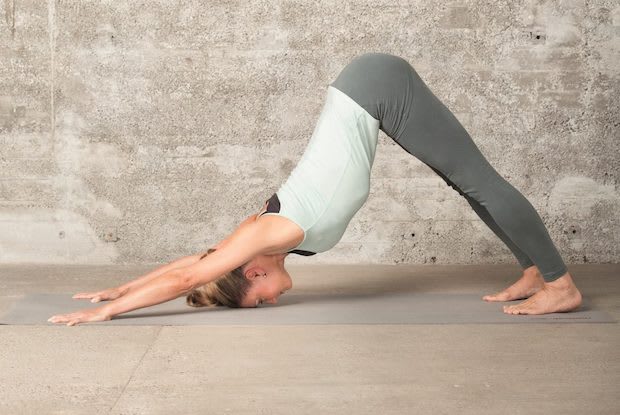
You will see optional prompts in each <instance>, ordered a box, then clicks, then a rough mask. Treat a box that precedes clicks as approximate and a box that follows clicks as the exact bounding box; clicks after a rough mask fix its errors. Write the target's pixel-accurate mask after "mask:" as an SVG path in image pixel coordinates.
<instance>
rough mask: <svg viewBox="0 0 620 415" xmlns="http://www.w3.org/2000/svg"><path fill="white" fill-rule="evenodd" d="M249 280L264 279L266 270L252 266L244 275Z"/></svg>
mask: <svg viewBox="0 0 620 415" xmlns="http://www.w3.org/2000/svg"><path fill="white" fill-rule="evenodd" d="M243 275H245V277H246V278H247V279H249V280H250V281H252V280H254V278H258V277H262V276H263V275H265V270H264V269H262V268H261V267H258V266H252V267H249V268H248V269H246V270H245V272H244V273H243Z"/></svg>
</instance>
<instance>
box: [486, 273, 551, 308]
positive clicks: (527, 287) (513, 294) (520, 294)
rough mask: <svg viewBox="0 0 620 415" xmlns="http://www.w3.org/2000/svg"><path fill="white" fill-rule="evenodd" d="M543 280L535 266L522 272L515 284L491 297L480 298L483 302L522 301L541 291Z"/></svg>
mask: <svg viewBox="0 0 620 415" xmlns="http://www.w3.org/2000/svg"><path fill="white" fill-rule="evenodd" d="M544 285H545V280H544V279H543V276H542V274H541V273H540V271H538V268H537V267H536V266H535V265H532V266H531V267H529V268H526V269H525V270H523V275H522V276H521V278H519V280H518V281H517V282H515V283H514V284H512V285H511V286H510V287H508V288H506V289H505V290H504V291H500V292H498V293H496V294H493V295H485V296H484V297H482V299H483V300H484V301H512V300H522V299H524V298H528V297H530V296H531V295H533V294H535V293H537V292H538V291H540V290H542V288H543V286H544Z"/></svg>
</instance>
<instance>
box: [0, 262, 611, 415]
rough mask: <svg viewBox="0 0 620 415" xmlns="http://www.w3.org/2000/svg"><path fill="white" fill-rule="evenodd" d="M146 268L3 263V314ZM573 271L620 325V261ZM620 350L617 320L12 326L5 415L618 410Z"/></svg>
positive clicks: (324, 284) (429, 273)
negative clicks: (30, 296) (18, 303)
mask: <svg viewBox="0 0 620 415" xmlns="http://www.w3.org/2000/svg"><path fill="white" fill-rule="evenodd" d="M148 270H149V267H145V266H140V267H136V266H118V265H116V266H77V265H68V266H67V265H55V266H44V265H37V264H34V265H11V266H9V265H4V266H0V293H1V295H0V311H2V310H4V309H6V307H8V306H9V305H10V304H11V303H12V302H13V301H15V300H16V299H17V298H18V297H19V296H21V295H24V294H26V293H29V292H77V291H82V290H90V289H101V288H104V287H105V288H108V287H111V286H115V285H117V284H120V283H122V282H125V281H127V280H128V279H129V278H134V277H137V276H139V275H140V274H142V273H145V272H147V271H148ZM289 271H290V273H291V275H292V278H293V281H294V288H293V290H294V291H296V292H303V293H307V294H313V295H317V296H321V295H322V294H332V293H334V292H338V293H357V294H361V293H366V294H369V295H372V294H380V293H382V292H393V291H399V290H402V289H412V290H416V291H418V292H420V293H435V292H443V293H465V292H467V293H477V294H479V295H480V296H481V297H482V295H484V294H487V293H492V292H495V291H497V290H500V289H503V288H505V287H506V286H507V285H508V284H510V283H512V282H513V280H514V279H516V278H517V277H518V276H519V269H518V267H516V266H513V265H487V266H450V265H448V266H441V265H370V266H347V265H341V266H329V265H317V266H308V265H298V266H290V269H289ZM571 272H572V274H573V277H574V280H575V282H576V284H577V285H578V287H579V288H580V290H581V291H582V293H583V295H584V297H586V298H588V299H591V300H592V303H593V306H594V307H596V308H598V309H601V310H604V311H606V312H608V313H609V314H611V315H612V316H613V317H614V318H615V319H616V320H618V319H620V279H619V278H618V275H619V274H620V267H619V266H618V265H590V264H588V265H576V266H574V267H572V269H571ZM285 295H286V294H285ZM480 301H482V299H481V300H480ZM278 306H279V305H278ZM278 306H274V307H278ZM78 308H79V301H77V300H76V309H78ZM224 311H225V310H224ZM513 317H514V318H519V316H513ZM619 342H620V330H619V329H618V324H617V323H616V324H609V323H605V324H583V323H580V324H566V323H561V324H553V323H550V324H508V325H502V324H483V325H478V324H457V325H452V324H449V325H426V324H425V325H310V326H309V325H304V326H231V327H222V326H177V327H175V326H130V327H128V326H96V323H95V324H90V325H89V324H84V325H77V326H73V327H68V326H64V325H56V326H53V325H49V323H48V324H47V325H45V324H44V325H40V326H0V414H2V415H4V414H7V415H8V414H11V415H19V414H32V413H46V414H92V413H97V414H101V413H109V414H178V413H183V414H227V413H230V414H240V413H258V414H286V415H289V414H291V415H297V414H308V415H315V414H318V413H320V414H338V415H340V414H345V413H354V414H369V415H370V414H377V413H380V414H398V415H404V414H432V415H435V414H453V413H459V414H472V415H474V414H475V415H481V414H498V413H501V414H510V415H511V414H544V415H548V414H565V415H568V414H575V415H583V414H600V415H604V414H609V415H612V414H614V415H615V414H617V413H619V412H620V400H619V399H618V397H619V396H620V389H619V386H618V385H620V349H619V348H618V344H619Z"/></svg>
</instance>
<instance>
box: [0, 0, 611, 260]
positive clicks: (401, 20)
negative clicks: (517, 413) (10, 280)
mask: <svg viewBox="0 0 620 415" xmlns="http://www.w3.org/2000/svg"><path fill="white" fill-rule="evenodd" d="M0 14H2V16H0V263H19V262H41V263H88V264H129V263H141V262H145V263H148V262H162V261H165V260H166V259H168V258H170V257H175V256H179V255H183V254H187V253H188V252H195V251H199V250H204V249H205V248H206V247H208V246H212V245H214V244H215V243H216V242H218V241H220V240H221V239H223V238H224V237H225V236H227V235H228V234H229V233H230V232H231V231H232V230H233V229H234V227H235V226H236V225H237V224H239V223H240V222H241V220H243V219H244V218H245V217H247V216H249V215H251V214H253V213H256V212H258V210H259V209H260V207H261V206H262V205H263V203H264V201H265V200H266V199H268V198H269V197H270V196H271V195H272V194H273V192H275V191H276V190H277V188H278V187H279V186H280V184H281V183H282V182H283V181H284V180H285V179H286V178H287V176H288V174H289V173H290V171H291V170H292V169H293V168H294V166H295V165H296V163H297V161H298V160H299V158H300V157H301V155H302V153H303V150H304V148H305V146H306V144H307V142H308V140H309V138H310V135H311V133H312V131H313V128H314V125H315V123H316V121H317V119H318V115H319V112H320V110H321V107H322V104H323V100H324V97H325V93H326V89H327V85H328V84H329V82H331V81H332V80H333V79H335V77H336V76H337V74H338V73H339V71H340V70H341V69H342V68H343V67H344V66H345V65H346V64H347V63H348V62H349V61H350V60H351V59H352V58H353V57H355V56H357V55H359V54H362V53H364V52H373V51H380V52H386V53H392V54H396V55H400V56H402V57H404V58H405V59H407V60H408V61H410V63H411V64H412V65H413V66H414V67H415V68H416V70H417V71H418V72H419V73H420V75H421V76H422V77H423V78H424V79H425V81H426V82H427V83H428V85H429V86H430V87H431V89H432V90H433V91H435V93H436V95H437V96H438V97H439V98H440V99H441V100H442V101H444V102H445V103H446V105H447V106H448V107H449V108H450V109H451V110H452V111H453V112H454V113H455V114H456V116H457V118H458V119H459V120H460V121H461V122H462V123H463V125H464V126H465V127H466V128H467V129H468V131H469V132H470V133H471V135H472V137H473V138H474V140H475V141H476V143H477V144H478V145H479V146H480V148H481V150H482V151H483V153H484V154H485V155H486V156H487V157H488V159H489V160H490V161H491V163H492V164H493V165H494V166H495V167H496V168H497V170H498V171H499V172H500V174H502V175H503V176H504V177H505V178H507V179H508V180H509V181H510V182H511V183H512V184H514V185H515V186H516V187H517V188H518V189H519V190H521V191H522V192H523V193H524V195H525V196H526V197H528V198H529V200H530V201H531V202H532V203H533V204H534V206H535V207H536V208H537V209H538V210H539V212H540V214H541V216H542V217H543V219H544V221H545V223H546V224H547V225H548V227H549V229H550V233H551V235H552V237H553V239H554V240H555V241H556V242H557V244H558V247H559V249H560V251H561V252H562V253H563V255H564V257H565V259H566V261H567V262H570V263H575V262H576V263H580V262H591V263H592V262H595V263H596V262H617V261H618V259H619V257H620V255H619V252H618V249H619V248H618V247H619V246H620V217H619V215H620V213H619V212H620V210H619V209H618V208H617V207H618V204H619V202H620V192H619V191H618V180H619V178H620V173H619V171H618V166H619V165H620V162H619V154H620V139H619V138H620V134H619V127H620V120H619V118H618V114H620V104H619V100H618V99H617V98H618V96H619V95H620V88H619V84H620V79H619V76H618V75H619V73H620V53H619V52H620V41H619V35H620V6H619V5H618V2H617V1H614V0H593V1H584V0H570V1H541V0H517V1H499V0H484V1H474V0H462V1H459V2H452V1H450V2H428V1H425V0H405V1H399V2H394V1H384V0H378V1H372V2H366V1H346V0H345V1H342V0H337V1H336V0H327V1H320V2H305V1H266V0H250V1H243V2H239V1H218V2H208V4H207V3H205V2H200V1H180V2H169V1H147V2H134V1H128V0H119V1H114V2H79V1H57V0H48V1H39V0H23V1H22V0H20V1H15V0H0ZM296 261H298V263H299V264H305V263H351V264H355V263H360V262H371V263H380V264H395V263H441V264H456V263H480V262H483V263H510V262H514V259H513V258H512V257H511V254H510V252H509V251H508V250H507V248H506V247H504V246H503V245H502V244H501V242H500V241H499V240H498V239H497V238H496V237H495V236H494V235H493V234H492V233H491V231H490V230H488V229H487V228H486V227H485V226H484V225H483V223H482V222H481V221H480V220H479V219H478V218H477V217H476V216H475V214H474V213H473V212H472V211H471V209H470V208H469V205H468V204H467V202H466V201H465V200H464V199H462V198H461V197H460V196H459V195H458V194H457V193H456V192H455V191H453V190H452V189H450V188H449V187H448V186H447V185H445V183H443V182H442V181H441V180H440V179H439V177H437V176H436V175H435V174H434V173H433V172H432V171H430V169H428V168H427V167H426V166H424V165H423V164H422V163H421V162H419V161H418V160H416V159H415V158H413V157H412V156H410V155H409V154H407V153H405V152H404V151H403V150H402V149H401V148H400V147H398V146H397V145H396V144H395V143H394V142H393V141H392V140H391V139H390V138H389V137H387V136H386V135H385V134H383V133H381V135H380V140H379V148H378V150H377V156H376V160H375V165H374V167H373V171H372V177H371V194H370V197H369V199H368V201H367V203H366V205H365V206H364V207H362V209H361V210H360V211H359V212H358V214H357V216H356V217H355V218H354V219H353V221H352V222H351V224H350V226H349V229H348V230H347V232H346V233H345V235H344V238H343V240H342V241H341V242H340V243H339V244H338V245H337V246H336V247H335V248H334V249H332V250H331V251H329V252H326V253H324V254H322V255H317V256H315V257H312V258H309V257H308V258H305V257H299V258H296Z"/></svg>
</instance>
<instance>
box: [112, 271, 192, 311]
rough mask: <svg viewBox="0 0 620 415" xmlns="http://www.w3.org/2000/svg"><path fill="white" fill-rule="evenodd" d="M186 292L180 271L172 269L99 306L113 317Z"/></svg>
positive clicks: (171, 298)
mask: <svg viewBox="0 0 620 415" xmlns="http://www.w3.org/2000/svg"><path fill="white" fill-rule="evenodd" d="M186 293H187V289H186V287H185V286H184V285H183V276H182V274H181V272H180V271H178V270H175V269H173V270H170V271H168V272H165V273H163V274H161V275H158V276H156V277H153V278H152V279H151V280H150V281H149V282H148V283H145V284H143V285H140V286H135V287H134V288H132V289H131V290H129V292H127V293H126V294H125V295H123V296H122V297H119V298H117V299H116V300H114V301H111V302H109V303H107V304H105V305H103V306H101V311H102V312H103V313H105V314H106V315H107V316H110V317H114V316H116V315H119V314H122V313H126V312H128V311H132V310H136V309H138V308H143V307H148V306H151V305H155V304H159V303H163V302H166V301H170V300H173V299H175V298H177V297H180V296H181V295H184V294H186Z"/></svg>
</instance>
